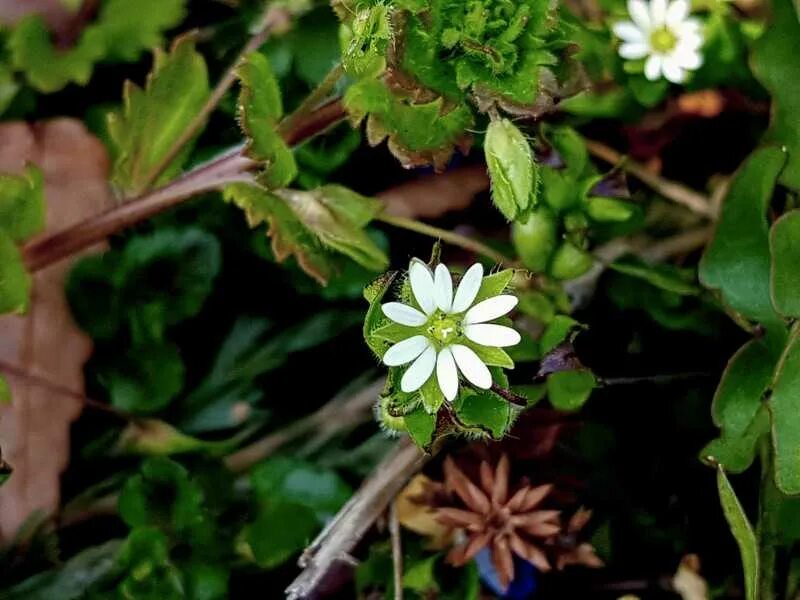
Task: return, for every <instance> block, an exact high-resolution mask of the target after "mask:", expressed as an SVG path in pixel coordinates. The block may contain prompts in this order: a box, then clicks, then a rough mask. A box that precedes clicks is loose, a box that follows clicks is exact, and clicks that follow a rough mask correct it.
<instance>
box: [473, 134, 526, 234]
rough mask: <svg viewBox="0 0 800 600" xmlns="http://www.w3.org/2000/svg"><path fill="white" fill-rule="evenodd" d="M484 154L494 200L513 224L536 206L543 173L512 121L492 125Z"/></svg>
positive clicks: (487, 135) (487, 136)
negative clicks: (540, 171) (541, 173)
mask: <svg viewBox="0 0 800 600" xmlns="http://www.w3.org/2000/svg"><path fill="white" fill-rule="evenodd" d="M483 150H484V153H485V155H486V164H487V166H488V167H489V176H490V177H491V181H492V200H493V201H494V204H495V206H496V207H497V208H498V209H499V210H500V212H501V213H503V216H504V217H505V218H506V219H508V220H509V221H515V220H517V218H518V217H520V216H521V215H523V214H525V213H526V211H527V210H528V209H529V208H531V207H533V206H534V204H536V195H537V192H538V188H539V169H538V165H537V164H536V160H535V159H534V157H533V152H532V151H531V147H530V145H529V144H528V140H527V139H525V136H524V135H523V134H522V132H521V131H520V130H519V129H517V127H516V126H515V125H514V124H513V123H512V122H511V121H509V120H508V119H500V120H496V121H492V122H491V123H489V128H488V129H487V131H486V140H485V141H484V145H483Z"/></svg>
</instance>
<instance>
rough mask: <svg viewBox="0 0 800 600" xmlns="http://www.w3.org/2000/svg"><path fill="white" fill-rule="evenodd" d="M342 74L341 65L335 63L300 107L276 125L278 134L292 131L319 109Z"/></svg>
mask: <svg viewBox="0 0 800 600" xmlns="http://www.w3.org/2000/svg"><path fill="white" fill-rule="evenodd" d="M343 74H344V69H343V67H342V63H340V62H339V63H336V65H334V67H333V68H332V69H331V70H330V71H329V72H328V74H327V75H325V77H324V79H323V80H322V81H321V82H320V84H319V85H318V86H317V87H316V88H315V89H314V91H313V92H311V93H310V94H309V95H308V96H306V98H305V100H303V101H302V102H301V103H300V106H298V107H297V108H296V109H295V110H294V112H292V114H290V115H287V116H286V117H284V119H283V120H282V121H281V122H280V123H278V133H280V134H282V135H283V134H285V133H286V132H288V131H292V130H293V129H295V128H296V127H297V123H298V122H299V121H301V120H303V118H305V117H306V116H307V115H310V114H311V113H313V112H314V111H315V110H316V109H317V108H319V106H320V105H321V104H322V103H323V102H324V101H325V99H326V98H327V97H328V95H329V94H330V93H331V91H332V90H333V88H334V87H335V86H336V84H337V83H338V82H339V80H340V79H341V78H342V75H343Z"/></svg>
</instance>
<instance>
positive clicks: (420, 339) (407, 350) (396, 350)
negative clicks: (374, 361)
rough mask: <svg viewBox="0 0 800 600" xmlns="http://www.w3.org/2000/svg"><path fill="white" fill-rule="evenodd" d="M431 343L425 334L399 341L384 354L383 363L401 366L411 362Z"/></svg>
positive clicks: (390, 365)
mask: <svg viewBox="0 0 800 600" xmlns="http://www.w3.org/2000/svg"><path fill="white" fill-rule="evenodd" d="M430 345H431V343H430V342H429V341H428V338H426V337H425V336H424V335H415V336H414V337H410V338H408V339H407V340H403V341H402V342H397V343H396V344H395V345H394V346H392V347H391V348H389V349H388V350H387V351H386V353H385V354H384V355H383V364H385V365H386V366H389V367H399V366H400V365H404V364H406V363H410V362H411V361H412V360H414V359H415V358H417V357H418V356H419V355H420V354H422V352H423V351H424V350H425V349H426V348H427V347H428V346H430Z"/></svg>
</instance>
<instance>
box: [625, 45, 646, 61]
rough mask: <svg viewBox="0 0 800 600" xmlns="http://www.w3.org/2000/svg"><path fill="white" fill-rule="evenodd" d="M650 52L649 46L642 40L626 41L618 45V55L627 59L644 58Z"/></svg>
mask: <svg viewBox="0 0 800 600" xmlns="http://www.w3.org/2000/svg"><path fill="white" fill-rule="evenodd" d="M649 52H650V46H649V45H647V44H646V43H644V42H626V43H624V44H622V45H621V46H620V47H619V55H620V56H621V57H622V58H625V59H628V60H636V59H637V58H644V57H645V56H647V54H648V53H649Z"/></svg>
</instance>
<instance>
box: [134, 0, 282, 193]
mask: <svg viewBox="0 0 800 600" xmlns="http://www.w3.org/2000/svg"><path fill="white" fill-rule="evenodd" d="M289 18H290V15H289V14H288V13H287V11H286V10H285V9H283V8H279V7H275V6H270V7H268V8H267V9H266V11H265V13H264V15H263V16H262V18H261V23H260V25H259V27H258V30H257V31H256V32H255V33H254V34H253V36H252V37H251V38H250V39H249V40H248V42H247V44H245V46H244V48H242V50H241V52H239V54H238V55H237V57H236V59H234V61H233V62H232V63H231V65H230V66H229V67H228V68H227V70H226V71H225V73H224V74H223V75H222V78H220V80H219V82H217V85H216V86H215V87H214V89H213V90H212V91H211V95H210V96H209V97H208V100H206V103H205V104H204V105H203V106H202V108H201V109H200V112H198V113H197V114H196V115H195V116H194V118H193V119H192V120H191V121H190V122H189V124H188V125H187V126H186V129H184V130H183V132H182V133H181V135H179V136H178V139H176V140H175V142H174V143H173V144H172V146H171V147H170V149H169V151H168V152H167V153H166V154H165V155H164V157H163V158H162V159H161V160H160V161H158V162H157V163H156V164H155V165H154V166H153V168H152V169H151V171H150V173H148V175H147V177H146V178H145V180H144V188H145V189H147V188H149V187H150V186H152V185H153V183H154V182H155V181H156V180H157V179H158V178H159V177H160V176H161V174H162V173H163V172H164V170H165V169H166V168H167V167H168V166H169V165H170V163H171V162H172V161H173V160H175V157H176V156H178V154H179V153H180V151H181V150H182V149H183V147H184V146H185V145H186V144H188V143H189V142H190V141H191V140H192V138H194V137H195V135H197V134H198V133H199V131H200V129H201V128H202V127H203V125H205V122H206V120H207V119H208V117H209V116H210V115H211V113H212V112H214V109H216V108H217V105H218V104H219V103H220V102H221V101H222V98H223V97H224V96H225V94H226V93H227V92H228V90H229V89H230V88H231V86H232V85H233V84H234V82H235V81H236V68H237V67H238V66H239V63H241V62H242V60H243V59H244V58H245V57H246V56H247V55H248V54H250V53H251V52H255V51H256V50H258V49H259V48H260V47H261V46H262V45H263V44H264V42H266V41H267V39H268V38H269V36H270V34H272V32H273V31H275V30H281V29H284V28H286V27H288V23H289Z"/></svg>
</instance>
